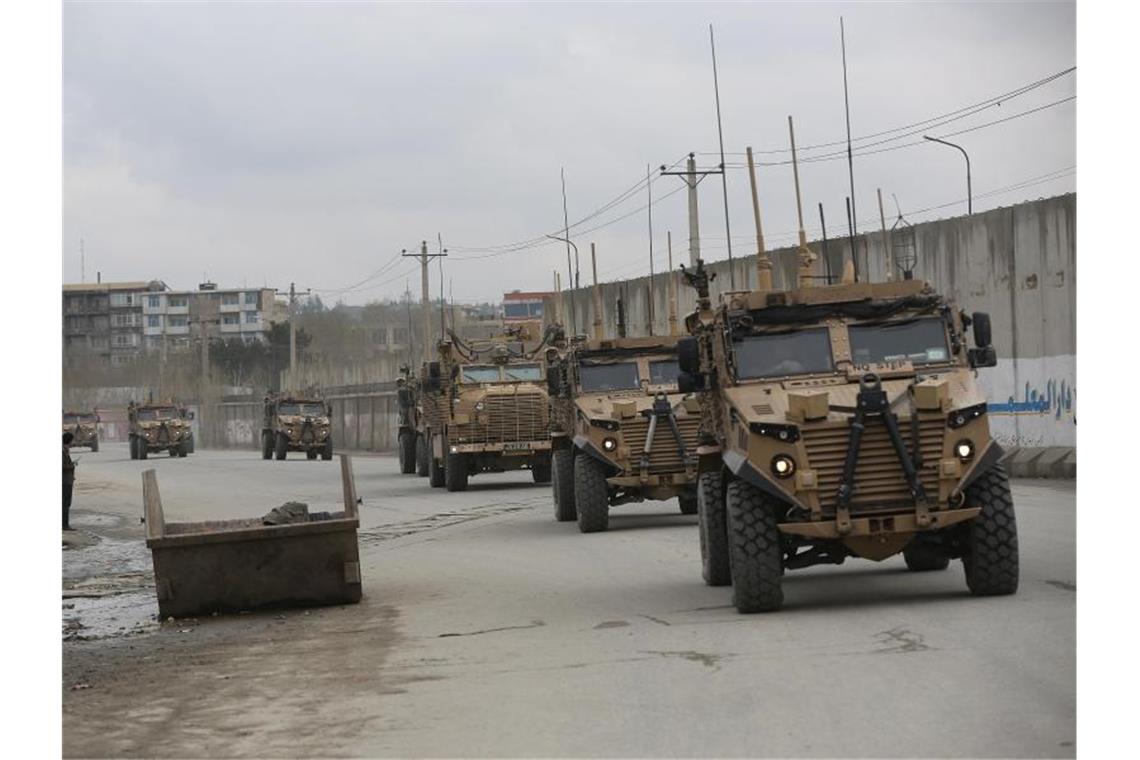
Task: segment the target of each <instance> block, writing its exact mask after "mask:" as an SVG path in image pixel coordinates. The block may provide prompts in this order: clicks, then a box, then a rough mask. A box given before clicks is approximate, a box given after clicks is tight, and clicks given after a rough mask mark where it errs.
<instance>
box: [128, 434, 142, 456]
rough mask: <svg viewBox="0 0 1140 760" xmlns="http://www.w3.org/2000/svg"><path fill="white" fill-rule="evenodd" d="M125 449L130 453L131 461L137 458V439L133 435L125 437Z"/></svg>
mask: <svg viewBox="0 0 1140 760" xmlns="http://www.w3.org/2000/svg"><path fill="white" fill-rule="evenodd" d="M127 449H128V450H129V451H130V454H131V459H138V458H139V447H138V439H137V438H135V437H134V436H133V435H130V436H127Z"/></svg>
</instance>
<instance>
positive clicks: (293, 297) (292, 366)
mask: <svg viewBox="0 0 1140 760" xmlns="http://www.w3.org/2000/svg"><path fill="white" fill-rule="evenodd" d="M273 292H274V293H276V294H277V295H279V296H280V295H284V294H285V291H283V290H280V289H278V290H274V291H273ZM311 292H312V291H311V290H310V289H309V288H305V290H304V291H299V290H297V286H296V284H295V283H292V282H291V283H289V379H290V381H291V382H292V383H293V384H294V385H295V384H296V382H297V310H296V302H297V296H298V295H303V296H307V295H309V294H310V293H311Z"/></svg>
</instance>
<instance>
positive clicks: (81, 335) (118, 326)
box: [63, 280, 166, 364]
mask: <svg viewBox="0 0 1140 760" xmlns="http://www.w3.org/2000/svg"><path fill="white" fill-rule="evenodd" d="M164 290H166V284H165V283H163V282H162V281H160V280H151V281H150V282H96V283H82V284H72V285H64V286H63V348H64V355H65V356H66V357H69V358H75V359H81V358H101V359H104V360H106V361H107V362H109V363H111V364H122V363H125V362H128V361H131V360H133V359H134V358H135V356H137V355H138V353H139V352H140V351H141V350H142V346H143V339H142V338H143V329H142V325H143V319H142V305H143V298H144V296H146V295H151V294H154V293H161V292H162V291H164Z"/></svg>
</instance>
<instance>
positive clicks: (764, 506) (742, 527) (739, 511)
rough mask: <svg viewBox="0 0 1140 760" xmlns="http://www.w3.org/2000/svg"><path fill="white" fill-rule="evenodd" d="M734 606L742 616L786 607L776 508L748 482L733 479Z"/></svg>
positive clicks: (730, 496)
mask: <svg viewBox="0 0 1140 760" xmlns="http://www.w3.org/2000/svg"><path fill="white" fill-rule="evenodd" d="M725 506H726V508H727V512H728V557H729V562H730V564H731V568H732V603H733V604H735V605H736V609H737V611H738V612H741V613H752V612H772V611H774V610H778V609H780V607H782V606H783V604H784V591H783V588H781V581H782V580H783V578H782V576H783V574H784V564H783V556H782V554H781V552H780V531H779V529H778V528H777V527H776V509H775V507H776V505H775V504H773V503H772V502H771V501H770V500H769V499H767V498H765V496H764V493H763V492H762V491H760V489H758V488H756V486H754V485H752V484H751V483H748V482H747V481H744V480H740V479H737V478H733V479H732V480H731V481H729V484H728V489H727V493H726V494H725Z"/></svg>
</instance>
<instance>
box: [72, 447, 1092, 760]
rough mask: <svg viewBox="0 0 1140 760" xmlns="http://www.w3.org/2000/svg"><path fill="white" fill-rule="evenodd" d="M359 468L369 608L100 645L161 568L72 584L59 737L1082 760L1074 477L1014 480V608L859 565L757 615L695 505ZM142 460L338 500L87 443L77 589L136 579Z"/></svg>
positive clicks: (219, 496) (179, 478) (250, 503)
mask: <svg viewBox="0 0 1140 760" xmlns="http://www.w3.org/2000/svg"><path fill="white" fill-rule="evenodd" d="M120 449H121V450H120ZM354 461H355V469H356V475H357V487H358V491H359V493H360V495H361V497H362V498H363V500H364V506H363V511H362V528H361V551H362V564H363V573H364V582H365V600H364V601H363V602H362V603H361V604H359V605H355V606H351V607H346V608H329V609H322V610H311V611H308V612H302V611H291V612H288V613H285V614H274V613H267V614H254V615H241V616H235V617H218V618H211V619H208V620H202V621H176V622H175V623H173V624H164V625H162V626H157V625H155V624H153V623H151V624H144V625H139V626H138V629H137V632H136V633H134V634H133V635H110V636H108V635H105V633H106V630H105V624H106V622H107V620H106V619H105V618H106V617H107V614H106V613H104V619H103V620H102V624H103V625H104V627H100V620H98V619H97V615H98V613H99V609H100V608H99V605H110V609H111V610H112V611H113V612H115V614H114V615H111V617H112V618H114V617H115V615H119V616H121V617H119V618H117V619H118V620H119V621H120V622H122V621H127V622H129V621H130V617H131V614H136V616H137V612H138V610H139V609H140V605H141V609H142V610H143V611H144V612H149V613H153V602H152V601H151V599H152V597H151V596H150V594H152V593H153V591H151V590H149V589H147V588H146V587H145V576H144V580H142V581H139V582H140V583H142V584H143V585H142V588H141V591H140V590H139V588H138V587H137V586H136V588H135V589H134V591H133V592H132V591H128V592H125V593H124V594H112V595H109V596H103V597H98V598H95V599H87V598H83V597H79V598H77V599H74V600H72V603H73V604H74V603H82V604H81V605H80V606H82V605H83V604H86V605H88V606H87V608H86V610H87V612H88V613H91V614H93V615H96V617H95V618H92V620H93V621H94V622H93V623H92V630H94V631H95V633H94V634H93V638H92V639H91V640H71V641H66V642H65V644H64V684H63V686H64V749H65V754H67V755H69V756H75V755H100V756H102V755H119V756H122V755H133V756H139V755H147V756H176V755H181V756H185V755H227V756H267V755H268V756H313V755H326V756H327V755H370V756H375V755H400V756H423V755H432V756H455V755H462V756H481V755H513V756H524V755H525V756H550V755H559V756H582V755H595V756H596V755H606V756H646V755H652V756H677V755H680V756H725V755H734V756H741V755H753V756H772V755H776V756H970V757H983V756H1035V757H1052V756H1060V757H1072V756H1074V754H1075V746H1074V742H1075V738H1076V737H1075V730H1076V729H1075V706H1076V692H1075V602H1076V593H1075V588H1076V587H1075V578H1076V576H1075V573H1076V568H1075V539H1074V534H1075V514H1074V509H1075V504H1074V498H1075V490H1074V488H1073V485H1072V484H1071V483H1051V482H1045V481H1034V482H1029V481H1022V482H1017V483H1015V486H1014V497H1015V500H1016V504H1017V509H1018V518H1019V523H1020V538H1021V552H1022V555H1021V556H1022V575H1021V590H1020V592H1019V593H1018V594H1017V595H1016V596H1014V597H1007V598H998V599H975V598H973V597H971V596H969V594H968V593H967V592H966V588H965V582H964V580H963V577H962V570H961V565H960V564H958V563H954V564H952V566H951V568H950V570H948V571H946V572H940V573H928V574H911V573H908V572H907V571H906V569H905V567H904V566H903V564H902V562H901V560H898V559H892V560H889V561H887V562H884V563H881V564H874V563H870V562H861V561H849V562H848V563H847V564H846V565H844V566H842V567H817V568H810V569H808V570H801V571H795V572H792V573H789V575H788V576H787V577H786V580H785V584H786V586H785V595H786V599H787V606H786V608H785V610H784V611H782V612H780V613H777V614H772V615H762V616H741V615H738V614H737V613H736V612H735V611H734V609H733V608H732V607H731V606H730V591H729V589H713V588H708V587H706V586H704V585H703V583H702V582H701V579H700V572H699V560H698V557H699V550H698V544H697V536H696V529H695V527H694V526H695V518H692V517H685V516H681V515H680V514H679V513H678V509H677V505H676V503H675V502H670V503H663V504H652V505H649V506H626V507H621V508H619V510H618V511H617V512H616V513H615V516H614V518H613V519H612V521H611V526H612V529H611V530H610V531H609V532H608V533H604V534H593V535H589V536H585V535H581V534H579V533H578V531H577V529H576V527H574V526H573V525H564V524H558V523H556V522H555V521H554V519H553V514H552V508H551V506H550V500H549V493H548V489H547V488H544V487H538V486H534V485H532V484H531V483H530V480H529V475H528V474H527V473H511V474H504V475H484V476H479V477H477V478H474V479H472V481H471V490H469V491H468V492H466V493H462V494H449V493H447V492H445V491H442V490H434V489H430V488H429V487H428V485H427V482H426V479H420V478H417V477H415V476H401V475H398V474H396V464H395V461H394V459H392V458H389V457H361V458H357V459H356V460H354ZM152 465H153V466H155V467H156V469H157V470H158V477H159V484H160V488H161V491H162V495H163V501H164V504H165V506H166V510H167V513H168V519H173V520H178V519H203V518H214V517H243V516H254V515H260V514H263V513H264V512H265V511H267V510H268V509H269V508H270V507H272V506H275V505H276V504H279V503H280V502H282V501H284V500H286V499H299V500H302V501H308V502H309V503H310V504H311V505H313V507H314V508H327V507H332V506H335V502H336V500H337V498H338V495H339V481H338V469H339V468H338V467H337V465H336V463H335V462H331V463H329V462H320V461H317V462H310V461H306V460H304V459H296V460H294V459H290V460H288V461H286V462H283V463H279V462H263V461H261V460H260V459H259V458H258V455H257V454H256V453H254V452H225V453H223V452H210V451H199V452H197V453H196V454H194V455H192V456H191V457H189V458H187V459H181V460H167V459H164V458H158V459H156V460H148V462H147V463H145V465H144V463H141V462H132V461H130V460H129V459H128V458H127V456H126V450H125V447H114V446H107V447H106V449H105V450H104V451H103V452H100V453H99V454H97V455H84V457H83V460H82V462H81V464H80V470H79V473H80V478H81V480H80V484H81V485H80V487H79V490H78V492H77V495H76V508H77V509H78V510H81V511H80V513H79V515H78V520H77V521H79V522H81V523H83V524H85V525H87V526H88V528H87V532H88V533H91V534H95V535H99V536H101V537H102V540H101V541H100V542H99V543H97V544H95V545H94V546H90V547H87V548H82V549H72V550H69V551H67V552H65V562H64V565H65V587H66V586H67V585H68V581H67V580H66V577H67V576H68V573H69V572H70V574H71V577H72V579H73V580H72V582H71V583H72V585H73V586H74V583H75V581H74V579H75V578H78V577H80V576H83V575H85V574H87V573H89V572H92V571H90V567H92V566H94V567H100V565H99V563H98V562H92V561H91V560H82V559H80V558H82V557H92V558H96V559H97V558H98V554H97V553H98V552H101V551H109V550H114V551H118V552H119V554H115V553H114V551H112V553H111V557H112V560H111V561H110V564H111V565H112V566H114V565H116V564H120V565H123V566H126V565H128V564H130V562H128V561H127V560H123V559H121V558H120V559H114V558H115V557H120V556H121V555H123V554H124V553H125V554H130V555H131V556H132V557H134V559H133V560H132V562H134V564H133V565H131V567H132V568H133V570H132V571H131V572H134V573H135V575H133V576H130V577H133V578H136V579H137V578H139V574H138V573H137V569H138V558H139V557H140V556H141V557H142V558H143V562H144V566H145V550H143V549H141V548H140V546H141V544H140V542H141V530H140V528H139V526H138V525H137V516H138V515H139V514H140V513H141V488H140V485H139V483H140V481H139V473H140V471H141V470H142V469H143V467H144V466H152ZM88 553H90V554H88ZM107 564H108V562H106V561H104V562H103V564H102V567H103V568H104V569H103V570H102V571H101V572H103V573H104V574H105V575H106V574H109V575H114V573H115V571H114V568H113V567H112V568H111V569H106V566H107ZM126 575H129V573H128V574H126ZM125 577H126V576H125ZM111 580H114V579H111ZM103 581H107V579H106V578H104V579H103ZM85 582H90V581H85ZM80 586H81V587H82V583H81V584H80ZM102 587H107V583H104V585H103V586H101V588H102ZM110 587H114V583H110ZM124 598H133V599H135V600H141V601H140V602H139V603H138V604H135V605H134V607H133V608H132V607H131V605H129V604H122V603H121V600H122V599H124ZM116 600H119V601H118V602H117V601H116ZM65 601H66V600H65ZM116 604H118V607H115V606H114V605H116ZM104 609H106V607H105V608H104ZM124 609H125V610H126V611H125V612H123V611H122V610H124ZM131 609H133V610H134V611H135V612H134V613H132V612H131ZM116 610H119V611H117V612H116ZM74 611H75V610H74V608H72V609H71V610H70V611H68V610H65V614H71V613H74ZM80 619H81V620H82V619H84V618H82V617H81V618H80ZM113 622H115V621H114V620H113V621H112V623H113ZM136 624H138V620H135V621H134V622H133V623H131V625H136ZM111 628H112V629H113V628H114V625H113V624H112V626H111ZM127 628H128V629H129V628H130V626H129V625H128V626H127ZM76 684H81V685H83V688H80V689H76V690H73V689H72V688H71V687H73V686H75V685H76ZM87 687H89V688H87ZM109 716H115V717H114V719H111V718H110V717H109Z"/></svg>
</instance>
